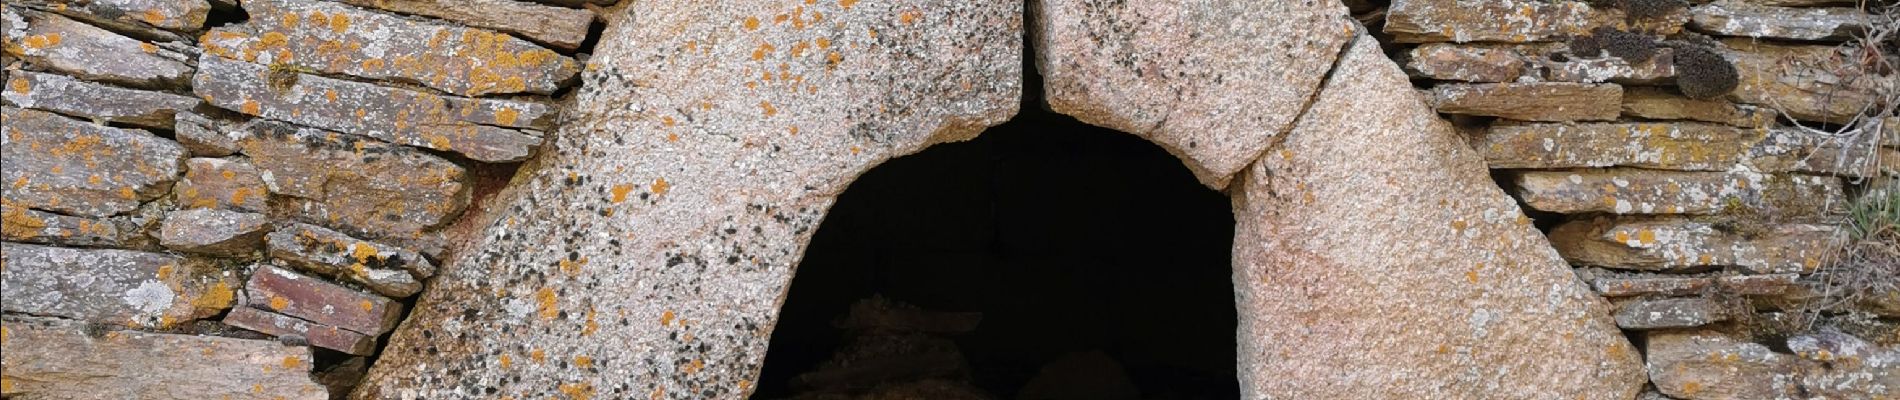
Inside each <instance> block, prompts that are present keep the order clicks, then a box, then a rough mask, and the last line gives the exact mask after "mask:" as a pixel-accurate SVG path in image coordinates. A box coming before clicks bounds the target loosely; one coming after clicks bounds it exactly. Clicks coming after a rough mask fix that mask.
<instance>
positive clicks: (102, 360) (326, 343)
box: [0, 0, 611, 398]
mask: <svg viewBox="0 0 1900 400" xmlns="http://www.w3.org/2000/svg"><path fill="white" fill-rule="evenodd" d="M241 3H242V4H241V5H240V4H239V2H233V1H225V0H213V1H207V0H115V1H78V2H70V1H53V0H22V1H17V2H16V1H9V2H7V4H6V5H4V6H0V35H3V36H0V40H4V41H3V42H0V48H3V49H4V51H3V52H0V66H4V72H5V74H4V76H3V77H0V111H3V112H4V116H3V117H0V118H3V119H0V121H4V123H0V142H3V143H4V146H0V148H4V163H3V164H4V167H0V175H4V181H5V182H4V185H5V186H4V189H5V190H4V196H0V216H3V217H4V222H5V224H4V229H0V239H4V243H3V244H0V256H3V257H4V260H0V265H4V268H0V273H3V274H4V277H3V278H4V280H3V281H0V291H4V297H5V299H6V301H5V302H4V303H3V304H4V312H5V316H4V320H5V328H4V333H3V334H0V337H4V343H5V346H6V353H7V357H6V358H5V361H4V362H5V368H4V373H0V374H3V375H4V377H3V378H0V382H4V385H0V395H4V396H7V397H13V396H16V395H17V396H23V397H31V398H39V397H54V398H63V397H70V396H74V395H75V393H95V394H96V395H97V396H99V397H111V398H249V397H259V398H261V397H279V398H328V397H333V396H340V395H341V394H343V393H346V392H347V391H348V386H349V385H352V384H353V383H351V382H349V381H350V379H330V378H322V376H325V374H326V373H336V374H334V376H349V375H352V374H350V373H348V371H342V372H339V371H315V372H318V373H317V374H316V375H318V376H313V374H312V373H313V367H315V368H322V367H323V366H321V365H316V364H315V361H316V360H317V358H316V357H313V356H312V354H321V353H325V352H340V353H343V354H347V355H353V356H373V355H375V353H376V352H377V351H378V350H379V346H378V343H379V339H380V338H381V337H382V336H383V334H384V333H387V332H389V331H390V330H392V329H394V327H395V324H396V322H397V317H398V316H400V315H402V313H403V308H404V306H403V303H402V301H403V299H406V298H409V297H412V296H414V295H415V294H416V293H418V292H419V291H420V290H421V289H422V287H423V285H424V284H425V283H426V282H427V279H428V278H430V277H431V276H433V275H434V274H435V262H436V260H439V257H442V256H444V253H445V252H446V251H447V249H448V248H449V247H450V246H449V245H450V243H447V242H446V240H445V239H443V237H444V235H443V233H442V232H443V231H444V230H445V229H446V228H447V227H449V226H450V225H451V224H452V223H454V222H456V221H458V220H459V219H460V218H462V214H463V213H464V210H466V209H468V208H469V204H470V202H471V201H472V198H473V197H474V195H473V192H474V188H473V183H472V182H471V173H470V172H469V171H470V170H475V169H483V170H497V169H496V168H502V169H500V170H505V169H506V168H512V167H513V165H514V164H511V163H515V162H520V161H523V160H526V159H528V158H530V157H533V156H535V155H536V153H537V152H538V151H539V150H540V149H541V147H542V143H543V138H542V136H543V133H542V132H545V131H548V130H550V129H552V128H554V123H555V119H556V115H557V113H558V110H557V109H556V107H555V106H554V104H555V101H554V99H553V96H554V94H556V93H559V92H563V91H565V90H566V89H567V88H569V87H571V86H573V85H575V84H576V83H577V81H576V80H575V79H574V77H575V75H576V74H577V73H578V72H579V70H580V64H579V62H578V61H576V59H575V57H574V54H575V52H576V51H585V50H586V49H583V48H582V44H583V42H586V38H587V36H588V32H589V31H588V30H589V28H590V25H592V24H593V23H594V20H595V17H594V14H593V13H591V12H589V11H587V10H584V9H582V8H580V7H583V6H595V5H605V4H608V3H611V2H602V1H586V2H578V1H577V2H572V4H560V2H555V3H556V4H537V3H533V2H525V1H516V0H481V1H477V2H473V3H468V2H463V1H426V0H405V1H380V0H379V1H367V0H365V1H318V0H249V1H243V2H241ZM475 3H478V5H477V4H475ZM240 8H241V10H239V9H240ZM239 11H242V12H239ZM220 15H222V16H245V17H246V18H247V19H246V20H242V21H228V20H220V19H222V18H227V17H220ZM260 333H261V334H260ZM182 334H199V335H206V336H189V335H182ZM101 335H103V338H104V339H101V337H102V336H101ZM270 336H275V337H277V340H268V339H267V337H270ZM279 342H282V343H279ZM287 346H290V347H287ZM304 346H308V348H306V347H304ZM313 352H315V353H313ZM331 358H336V357H331ZM339 359H340V358H339ZM259 363H262V364H264V367H263V368H262V369H259V368H258V367H257V366H256V365H252V364H259ZM174 364H186V365H185V366H186V367H187V368H182V369H180V368H174V367H177V365H174ZM365 364H366V363H364V362H361V361H360V360H359V361H355V362H345V363H341V364H339V365H353V366H354V368H355V369H357V371H356V372H355V373H354V375H355V376H357V377H360V376H361V369H363V368H365V367H364V365H365ZM260 372H261V373H260Z"/></svg>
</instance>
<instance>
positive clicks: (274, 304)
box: [270, 296, 290, 310]
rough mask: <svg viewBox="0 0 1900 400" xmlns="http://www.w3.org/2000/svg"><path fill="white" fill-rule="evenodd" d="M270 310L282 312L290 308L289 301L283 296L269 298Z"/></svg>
mask: <svg viewBox="0 0 1900 400" xmlns="http://www.w3.org/2000/svg"><path fill="white" fill-rule="evenodd" d="M270 308H271V309H272V310H282V309H285V308H290V299H286V298H284V296H271V297H270Z"/></svg>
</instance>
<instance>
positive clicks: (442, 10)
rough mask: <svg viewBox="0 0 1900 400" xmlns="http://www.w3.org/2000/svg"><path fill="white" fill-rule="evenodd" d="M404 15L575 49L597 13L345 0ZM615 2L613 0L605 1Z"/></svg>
mask: <svg viewBox="0 0 1900 400" xmlns="http://www.w3.org/2000/svg"><path fill="white" fill-rule="evenodd" d="M343 2H345V3H349V4H354V5H357V6H362V7H375V8H381V9H384V10H389V11H395V12H399V13H403V14H413V15H424V16H430V17H436V18H441V19H446V20H450V21H455V22H457V23H461V24H463V25H468V26H473V27H476V28H484V29H491V30H497V31H502V32H509V33H514V34H517V35H521V37H524V38H527V39H528V40H533V41H535V42H539V43H543V44H546V45H549V46H554V47H555V48H558V49H562V50H574V49H575V48H577V47H580V45H581V41H584V40H587V26H588V24H591V23H593V22H594V14H593V13H591V12H588V11H587V10H582V9H579V8H578V7H577V8H567V7H549V6H544V5H538V4H534V3H525V2H520V1H515V0H343ZM601 2H604V3H605V4H612V0H601Z"/></svg>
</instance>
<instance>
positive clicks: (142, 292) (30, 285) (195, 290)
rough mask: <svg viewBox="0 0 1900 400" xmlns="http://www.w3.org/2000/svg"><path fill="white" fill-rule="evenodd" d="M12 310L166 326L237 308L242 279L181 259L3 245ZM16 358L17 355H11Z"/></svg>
mask: <svg viewBox="0 0 1900 400" xmlns="http://www.w3.org/2000/svg"><path fill="white" fill-rule="evenodd" d="M0 261H4V262H5V265H6V268H5V269H0V276H4V278H0V292H4V297H6V299H7V301H6V302H4V303H3V304H5V306H4V308H5V310H6V311H7V312H13V313H27V314H33V315H41V316H58V317H64V318H72V319H80V320H85V321H90V322H98V323H104V324H111V325H127V326H137V327H147V328H163V327H170V326H172V325H175V324H178V323H183V322H190V321H193V320H197V319H199V318H204V317H209V316H212V315H217V313H219V312H222V311H224V309H226V308H229V307H231V302H232V299H233V293H234V292H233V288H235V287H237V284H236V283H237V282H236V279H233V278H232V277H231V276H230V275H229V274H228V273H224V272H221V271H218V270H217V268H216V267H214V266H211V265H207V264H204V263H200V262H197V261H194V260H188V259H185V258H182V257H178V256H173V255H168V254H162V253H147V252H140V251H130V250H105V249H96V250H95V249H73V248H63V247H46V246H36V245H29V244H19V243H4V244H0ZM8 358H12V355H8Z"/></svg>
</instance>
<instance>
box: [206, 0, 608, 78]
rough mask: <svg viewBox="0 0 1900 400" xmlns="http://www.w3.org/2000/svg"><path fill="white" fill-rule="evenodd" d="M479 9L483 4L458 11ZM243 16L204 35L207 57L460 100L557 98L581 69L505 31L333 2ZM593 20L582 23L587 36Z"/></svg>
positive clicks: (298, 1) (257, 3)
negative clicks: (425, 90)
mask: <svg viewBox="0 0 1900 400" xmlns="http://www.w3.org/2000/svg"><path fill="white" fill-rule="evenodd" d="M358 2H362V3H370V1H366V0H358ZM376 3H384V2H380V1H379V2H376ZM404 3H406V2H403V1H398V2H395V3H394V4H404ZM408 3H413V1H411V2H408ZM474 7H478V5H474V4H460V5H457V6H456V8H458V9H464V10H472V9H473V8H474ZM244 11H246V12H248V13H249V14H250V15H251V19H250V20H248V21H247V22H245V23H243V24H238V25H228V26H224V27H219V28H215V29H212V30H211V32H210V33H206V34H205V36H204V42H203V43H202V44H201V45H202V46H204V48H205V52H207V53H210V54H214V55H217V56H220V57H225V58H231V59H239V60H244V61H249V62H254V63H258V64H266V65H287V66H295V67H299V68H304V69H308V70H314V71H321V72H326V73H331V74H341V75H350V76H357V77H363V78H370V79H380V80H395V81H403V82H413V83H417V84H421V85H423V86H428V87H431V88H435V89H440V90H442V91H444V92H448V93H450V94H454V95H458V96H479V95H485V94H509V93H540V94H547V93H552V92H554V90H555V89H558V88H559V87H560V85H561V84H562V83H563V82H565V81H567V80H568V79H569V78H573V77H574V74H575V73H577V72H579V71H580V66H579V64H578V63H575V62H574V59H572V58H568V57H567V56H563V55H561V54H559V53H555V52H554V51H553V50H548V49H546V48H542V47H541V46H537V45H535V44H534V43H529V42H528V41H525V40H521V39H517V38H515V37H514V36H509V35H508V34H506V33H500V32H491V31H487V30H482V29H474V28H468V27H464V26H460V25H455V24H448V23H441V22H431V21H417V20H411V19H404V18H401V17H397V16H394V15H389V14H384V13H379V12H375V11H370V10H367V9H363V8H358V7H353V6H349V5H344V4H340V3H335V2H329V1H319V0H249V1H245V2H244ZM497 11H499V10H497ZM574 11H579V12H581V13H582V14H587V13H586V12H585V11H580V10H574ZM591 20H592V19H591V18H589V19H587V20H583V21H582V24H581V29H582V31H583V32H585V29H586V21H591ZM521 22H532V21H527V20H522V21H521ZM340 95H341V94H339V96H340ZM325 100H328V99H325Z"/></svg>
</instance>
